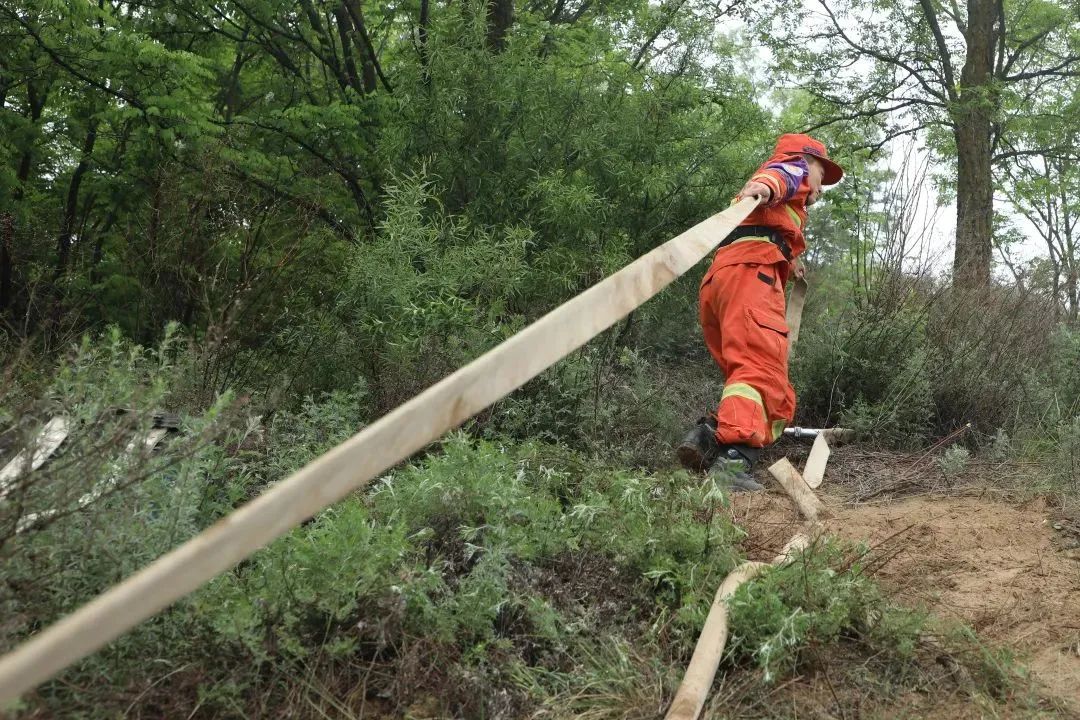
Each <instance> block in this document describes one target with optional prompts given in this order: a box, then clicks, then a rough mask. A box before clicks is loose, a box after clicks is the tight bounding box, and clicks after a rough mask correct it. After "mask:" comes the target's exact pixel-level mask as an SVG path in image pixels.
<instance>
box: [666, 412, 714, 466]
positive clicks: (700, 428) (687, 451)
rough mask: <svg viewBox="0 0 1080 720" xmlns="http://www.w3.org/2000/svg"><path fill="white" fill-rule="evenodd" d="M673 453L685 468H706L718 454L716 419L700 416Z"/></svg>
mask: <svg viewBox="0 0 1080 720" xmlns="http://www.w3.org/2000/svg"><path fill="white" fill-rule="evenodd" d="M675 454H676V455H678V457H679V462H680V463H682V466H683V467H684V468H686V469H687V470H693V471H696V472H701V471H703V470H706V469H707V468H708V467H709V466H710V465H712V464H713V461H715V460H716V458H717V457H719V456H720V443H719V442H717V440H716V420H715V419H714V418H711V417H704V418H700V419H699V420H698V421H697V425H695V426H694V429H693V430H691V431H690V432H688V433H687V434H686V437H684V438H683V441H682V442H681V443H679V447H677V448H676V449H675Z"/></svg>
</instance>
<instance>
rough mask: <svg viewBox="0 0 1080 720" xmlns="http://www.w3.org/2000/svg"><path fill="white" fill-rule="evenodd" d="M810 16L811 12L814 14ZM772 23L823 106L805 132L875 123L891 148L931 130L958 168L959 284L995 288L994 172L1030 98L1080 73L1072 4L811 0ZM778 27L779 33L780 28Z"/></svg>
mask: <svg viewBox="0 0 1080 720" xmlns="http://www.w3.org/2000/svg"><path fill="white" fill-rule="evenodd" d="M811 5H813V7H811ZM780 12H781V16H780V17H779V18H770V25H769V29H770V31H769V33H768V37H769V38H770V40H771V41H772V43H773V45H774V47H775V49H776V52H777V56H778V58H779V59H780V65H781V67H782V69H783V70H785V71H786V72H788V73H789V74H791V75H794V76H798V77H799V78H802V79H804V80H805V86H806V88H807V90H809V91H810V92H812V93H813V94H814V95H815V96H817V97H818V98H820V99H821V100H824V101H825V102H824V103H823V108H822V110H823V112H822V114H821V115H822V116H821V117H819V118H817V119H816V120H815V121H813V122H810V123H809V125H810V127H809V129H811V130H812V129H815V128H818V127H822V126H824V125H830V124H834V123H841V122H855V123H866V124H867V125H874V124H876V125H877V126H878V127H879V128H881V129H882V130H883V131H884V137H883V138H882V137H880V136H879V138H878V140H877V141H876V142H875V144H876V145H877V146H878V147H880V145H881V143H882V142H883V140H884V139H888V138H891V137H896V136H898V135H911V134H914V133H918V132H920V131H925V137H927V138H928V139H929V141H930V143H931V145H932V146H933V147H934V148H935V149H936V150H937V151H938V152H939V153H940V154H941V155H942V156H943V157H946V158H948V159H950V160H951V161H953V162H954V163H955V167H956V176H955V187H956V254H955V256H954V260H953V281H954V284H955V286H956V287H958V288H973V287H980V286H983V285H985V284H987V283H988V282H989V280H990V271H991V259H992V250H993V239H992V235H993V217H994V209H993V189H994V171H995V168H996V167H999V166H1001V165H1003V164H1007V163H1010V162H1012V161H1014V160H1015V159H1016V158H1017V157H1020V156H1023V155H1026V154H1028V153H1031V152H1033V151H1034V149H1032V148H1021V147H1016V145H1015V143H1014V141H1013V138H1012V134H1013V130H1014V127H1013V126H1014V125H1015V121H1016V119H1017V118H1022V117H1024V116H1025V115H1026V114H1027V113H1029V112H1030V107H1031V100H1032V98H1034V97H1036V96H1038V95H1039V94H1040V93H1045V92H1048V91H1051V90H1052V88H1053V87H1054V85H1055V83H1056V82H1058V81H1060V80H1061V79H1063V78H1067V77H1071V76H1076V75H1077V74H1078V73H1080V32H1078V28H1080V24H1078V20H1080V5H1077V3H1076V2H1075V0H1061V1H1060V2H1058V1H1057V0H967V2H966V4H965V5H961V4H959V3H958V2H957V0H948V2H944V1H942V0H887V1H886V2H876V1H873V0H816V3H811V4H807V5H806V6H800V7H796V8H785V9H783V10H781V11H780ZM773 21H776V22H773Z"/></svg>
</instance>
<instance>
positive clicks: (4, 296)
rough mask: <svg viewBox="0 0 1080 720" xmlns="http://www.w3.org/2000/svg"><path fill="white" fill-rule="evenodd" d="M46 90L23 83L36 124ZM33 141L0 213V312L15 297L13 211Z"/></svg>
mask: <svg viewBox="0 0 1080 720" xmlns="http://www.w3.org/2000/svg"><path fill="white" fill-rule="evenodd" d="M46 96H47V92H46V91H45V90H42V91H40V92H39V90H38V87H37V86H36V85H35V84H34V82H33V81H32V80H31V81H29V82H27V83H26V100H27V107H28V109H29V111H30V120H31V121H32V122H34V123H36V122H37V121H38V120H40V119H41V113H42V112H43V111H44V109H45V98H46ZM33 157H34V144H33V141H31V142H30V145H29V146H28V147H26V149H24V150H23V154H22V157H21V158H20V159H19V169H18V171H17V172H16V175H15V180H16V182H15V188H14V190H12V192H11V200H12V203H11V209H10V210H8V211H7V212H5V213H4V216H3V226H4V228H3V232H4V237H3V242H2V243H0V313H2V312H5V311H6V310H7V309H8V308H9V307H10V306H11V303H12V302H13V300H14V292H15V291H14V275H15V210H16V209H17V208H18V206H19V205H20V204H21V203H22V199H23V196H24V195H25V187H26V183H27V181H29V179H30V168H31V166H32V164H33Z"/></svg>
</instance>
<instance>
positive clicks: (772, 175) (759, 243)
mask: <svg viewBox="0 0 1080 720" xmlns="http://www.w3.org/2000/svg"><path fill="white" fill-rule="evenodd" d="M808 175H809V171H808V168H807V165H806V161H805V160H804V159H803V158H802V156H801V155H793V154H778V155H774V156H773V157H771V158H769V160H768V161H766V163H765V164H764V165H762V166H761V168H760V169H759V170H758V171H757V172H756V173H755V174H754V175H753V177H752V178H751V179H752V180H756V181H758V182H763V183H765V184H766V185H768V186H769V187H770V188H771V189H772V198H771V200H770V202H769V204H768V205H761V206H759V207H758V208H757V209H755V210H754V212H752V213H751V214H750V216H749V217H747V218H746V220H745V221H743V223H742V225H743V226H751V225H752V226H766V227H768V228H771V229H773V230H774V231H776V232H777V233H779V235H780V237H782V238H783V240H784V241H785V242H786V244H787V246H788V248H789V249H790V258H791V260H794V259H795V258H796V257H798V256H799V255H801V254H802V252H803V251H804V250H805V249H806V241H805V239H804V238H803V232H802V227H803V223H804V222H805V221H806V198H807V196H808V195H809V193H810V186H809V184H808V182H807V180H806V179H807V176H808ZM790 270H791V262H790V261H789V259H788V258H787V257H785V256H784V253H783V252H782V251H781V250H780V248H779V247H778V246H777V245H776V244H774V243H773V242H771V241H770V240H769V238H768V237H765V236H750V237H742V238H739V239H737V240H735V241H734V242H732V243H731V244H730V245H726V246H724V247H721V248H720V249H719V250H718V251H717V252H716V256H715V257H714V259H713V262H712V265H711V266H710V267H709V270H708V272H706V273H705V277H704V278H703V279H702V281H701V290H700V293H699V311H700V318H701V327H702V330H703V331H704V335H705V345H706V346H707V347H708V348H709V353H710V354H712V356H713V359H714V360H716V363H717V364H718V365H719V366H720V369H721V370H722V371H723V373H724V391H723V395H722V396H721V398H720V407H719V408H718V409H717V413H716V420H717V428H716V438H717V440H719V441H720V443H721V444H738V445H748V446H750V447H764V446H765V445H768V444H770V443H772V442H774V441H775V440H777V439H778V438H779V437H780V435H781V434H782V433H783V430H784V427H785V426H786V425H787V424H788V423H790V422H791V420H792V418H793V417H794V416H795V389H794V388H793V387H792V386H791V383H790V382H789V381H788V337H787V335H788V326H787V322H786V321H785V319H784V315H785V312H784V310H785V302H784V286H785V285H786V283H787V279H788V274H789V272H790Z"/></svg>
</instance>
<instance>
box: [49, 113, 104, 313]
mask: <svg viewBox="0 0 1080 720" xmlns="http://www.w3.org/2000/svg"><path fill="white" fill-rule="evenodd" d="M97 128H98V124H97V120H90V126H89V127H88V128H87V130H86V139H85V140H83V146H82V155H81V156H80V158H79V164H78V165H77V166H76V167H75V172H73V173H72V174H71V182H70V183H68V194H67V203H66V204H65V205H64V217H63V218H62V219H61V221H60V234H59V235H58V236H57V238H56V280H57V281H58V282H59V280H60V278H62V277H63V276H64V273H66V272H67V265H68V257H69V256H70V255H71V237H72V235H73V229H74V227H75V216H76V214H78V211H79V189H80V187H82V181H83V177H84V176H85V175H86V169H87V168H88V167H89V166H90V156H91V154H92V153H93V152H94V143H95V142H96V141H97ZM59 289H60V288H59V287H57V288H56V291H57V292H58V293H59Z"/></svg>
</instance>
